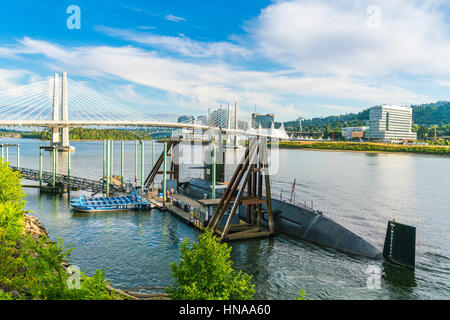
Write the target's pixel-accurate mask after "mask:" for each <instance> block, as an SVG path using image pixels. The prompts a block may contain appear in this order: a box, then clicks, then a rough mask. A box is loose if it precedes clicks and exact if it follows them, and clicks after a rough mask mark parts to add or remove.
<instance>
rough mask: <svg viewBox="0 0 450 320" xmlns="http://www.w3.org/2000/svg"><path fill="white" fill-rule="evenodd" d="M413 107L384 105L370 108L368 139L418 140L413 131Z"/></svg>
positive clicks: (366, 135) (391, 140)
mask: <svg viewBox="0 0 450 320" xmlns="http://www.w3.org/2000/svg"><path fill="white" fill-rule="evenodd" d="M412 121H413V120H412V109H411V108H408V107H399V106H392V105H382V106H377V107H373V108H371V109H370V110H369V129H368V130H367V131H366V134H365V137H366V139H368V140H380V141H390V142H393V141H403V140H416V139H417V134H416V133H415V132H412V130H411V129H412Z"/></svg>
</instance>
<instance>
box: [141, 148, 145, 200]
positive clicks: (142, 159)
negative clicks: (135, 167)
mask: <svg viewBox="0 0 450 320" xmlns="http://www.w3.org/2000/svg"><path fill="white" fill-rule="evenodd" d="M142 188H144V139H141V192H142Z"/></svg>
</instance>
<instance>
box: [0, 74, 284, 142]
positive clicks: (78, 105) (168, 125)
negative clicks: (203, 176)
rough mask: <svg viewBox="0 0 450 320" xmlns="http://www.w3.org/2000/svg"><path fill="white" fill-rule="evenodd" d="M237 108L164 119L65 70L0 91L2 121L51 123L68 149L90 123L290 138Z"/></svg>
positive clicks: (31, 124) (33, 124) (1, 123)
mask: <svg viewBox="0 0 450 320" xmlns="http://www.w3.org/2000/svg"><path fill="white" fill-rule="evenodd" d="M231 108H233V106H230V105H228V107H227V108H224V109H222V108H221V109H220V110H216V111H214V112H210V111H208V113H207V114H205V115H203V116H200V117H197V118H194V119H188V120H185V121H182V122H168V121H161V120H158V119H154V118H153V117H151V116H149V115H148V114H145V113H142V112H140V111H138V110H136V109H133V108H130V107H128V106H125V105H124V104H122V103H120V102H117V101H115V100H114V99H112V98H110V97H108V96H106V95H104V94H101V93H99V92H97V91H95V90H93V89H90V88H89V87H87V86H86V85H84V84H83V83H80V82H77V81H74V80H72V79H70V78H68V77H67V74H66V73H65V72H63V73H62V77H61V78H60V77H59V75H58V74H57V73H55V74H54V76H53V78H49V79H47V80H43V81H39V82H36V83H32V84H29V85H25V86H21V87H17V88H12V89H8V90H3V91H0V126H13V127H23V126H28V127H47V128H49V129H50V130H51V143H52V145H58V146H60V147H61V148H62V149H64V148H69V147H70V146H69V128H74V127H86V126H101V127H130V128H139V127H154V128H160V129H161V130H165V131H170V130H173V129H174V128H181V129H192V130H199V131H205V130H212V131H213V132H214V133H218V132H222V133H225V134H230V135H234V136H266V137H271V138H283V139H286V138H287V135H286V133H285V131H284V128H283V127H281V128H279V129H275V128H273V127H272V128H270V129H262V128H261V127H260V126H258V125H256V124H255V123H252V121H251V120H250V121H242V120H240V121H238V113H239V112H238V108H237V105H236V104H235V105H234V112H233V111H232V110H231ZM160 132H161V131H160Z"/></svg>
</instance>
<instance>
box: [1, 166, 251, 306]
mask: <svg viewBox="0 0 450 320" xmlns="http://www.w3.org/2000/svg"><path fill="white" fill-rule="evenodd" d="M20 179H21V176H20V174H19V173H18V172H15V171H13V170H12V169H11V168H9V167H8V166H7V165H6V163H5V162H3V159H0V301H1V300H140V299H144V300H167V299H178V300H234V299H237V300H251V299H252V298H253V295H254V293H255V290H254V285H253V284H252V283H251V280H252V276H250V275H247V274H246V273H244V272H242V271H239V270H235V269H234V268H233V262H232V261H231V247H229V246H228V245H227V244H224V243H221V242H220V240H219V239H218V238H217V237H215V236H214V234H213V232H212V231H208V230H207V231H205V232H204V233H203V234H201V235H200V236H199V240H198V242H192V243H191V242H190V241H189V239H186V240H185V241H184V242H183V244H182V245H181V247H180V255H181V258H180V261H179V262H173V263H171V271H172V277H173V279H174V283H173V284H172V285H171V286H169V287H168V288H163V287H148V288H132V289H128V290H120V289H116V288H113V287H111V286H110V285H109V282H108V281H107V279H106V278H105V276H104V271H102V270H96V271H95V274H94V275H93V276H86V275H85V274H84V273H83V272H82V271H80V270H79V268H77V267H76V266H75V268H74V267H73V266H71V265H70V262H71V260H70V253H71V251H72V250H73V249H74V248H73V247H72V246H70V245H69V246H67V245H64V244H63V242H62V239H61V238H58V241H57V242H56V243H55V242H53V241H51V240H50V239H49V238H48V231H47V229H46V228H45V227H44V226H43V225H42V224H41V223H40V222H39V220H38V219H36V218H35V217H33V216H32V215H30V214H28V212H27V211H26V210H25V203H26V201H25V196H26V194H25V193H24V191H23V188H22V186H21V181H20ZM77 270H78V271H77ZM205 274H209V275H211V274H213V275H215V277H213V278H211V277H205V276H204V275H205ZM141 289H144V290H152V289H157V290H161V289H162V290H164V291H166V293H161V292H149V293H141V292H132V291H135V290H141Z"/></svg>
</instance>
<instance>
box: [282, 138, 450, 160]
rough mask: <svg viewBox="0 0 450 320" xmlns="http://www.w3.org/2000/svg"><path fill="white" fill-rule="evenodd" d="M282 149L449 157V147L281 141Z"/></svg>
mask: <svg viewBox="0 0 450 320" xmlns="http://www.w3.org/2000/svg"><path fill="white" fill-rule="evenodd" d="M279 147H280V148H282V149H310V150H336V151H360V152H404V153H419V154H441V155H449V156H450V146H430V145H428V146H427V145H404V144H390V143H374V142H344V141H325V142H324V141H281V142H279Z"/></svg>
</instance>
